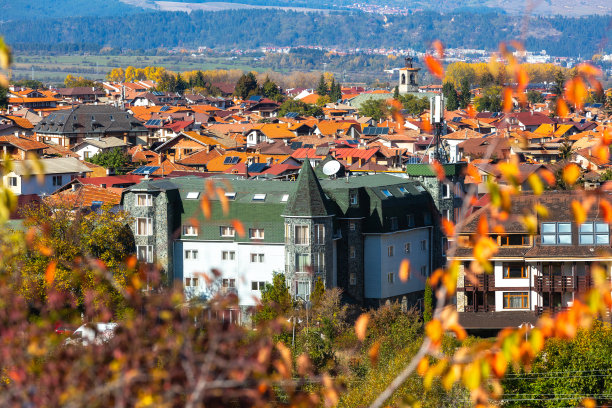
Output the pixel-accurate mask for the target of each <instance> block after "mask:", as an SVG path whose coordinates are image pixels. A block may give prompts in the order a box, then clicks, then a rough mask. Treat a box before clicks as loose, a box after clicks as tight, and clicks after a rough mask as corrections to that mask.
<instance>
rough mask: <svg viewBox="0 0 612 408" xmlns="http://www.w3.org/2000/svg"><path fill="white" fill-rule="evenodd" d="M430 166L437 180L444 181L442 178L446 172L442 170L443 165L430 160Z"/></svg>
mask: <svg viewBox="0 0 612 408" xmlns="http://www.w3.org/2000/svg"><path fill="white" fill-rule="evenodd" d="M431 167H432V168H433V170H434V172H435V173H436V175H437V176H438V180H440V181H444V179H445V178H446V172H445V171H444V167H443V166H442V165H441V164H440V162H439V161H437V160H434V161H432V162H431Z"/></svg>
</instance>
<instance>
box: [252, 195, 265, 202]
mask: <svg viewBox="0 0 612 408" xmlns="http://www.w3.org/2000/svg"><path fill="white" fill-rule="evenodd" d="M253 201H262V202H263V201H266V194H254V195H253Z"/></svg>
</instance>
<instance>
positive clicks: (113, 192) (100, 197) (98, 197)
mask: <svg viewBox="0 0 612 408" xmlns="http://www.w3.org/2000/svg"><path fill="white" fill-rule="evenodd" d="M122 190H123V189H121V188H103V187H99V186H96V185H93V184H83V185H81V186H80V187H79V188H77V190H76V191H72V190H64V191H60V192H58V193H55V194H53V195H52V196H51V197H49V198H50V199H51V200H53V201H61V202H69V203H71V204H72V205H73V206H74V207H91V206H92V205H93V203H94V201H97V202H100V201H101V202H103V203H104V204H107V205H119V203H120V201H121V191H122Z"/></svg>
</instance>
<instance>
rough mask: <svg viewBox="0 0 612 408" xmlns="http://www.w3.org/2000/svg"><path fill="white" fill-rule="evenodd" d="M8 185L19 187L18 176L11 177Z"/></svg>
mask: <svg viewBox="0 0 612 408" xmlns="http://www.w3.org/2000/svg"><path fill="white" fill-rule="evenodd" d="M8 185H9V187H17V177H9V178H8Z"/></svg>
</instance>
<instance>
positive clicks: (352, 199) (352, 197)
mask: <svg viewBox="0 0 612 408" xmlns="http://www.w3.org/2000/svg"><path fill="white" fill-rule="evenodd" d="M349 197H350V203H351V205H357V204H359V199H358V198H357V193H351V194H350V196H349Z"/></svg>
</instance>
